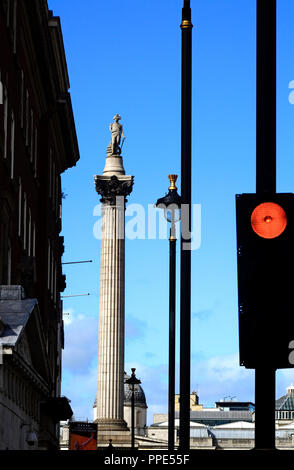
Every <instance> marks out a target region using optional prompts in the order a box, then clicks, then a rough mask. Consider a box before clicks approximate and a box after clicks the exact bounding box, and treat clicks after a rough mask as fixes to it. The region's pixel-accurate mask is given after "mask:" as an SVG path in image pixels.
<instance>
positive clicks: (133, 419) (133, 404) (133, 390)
mask: <svg viewBox="0 0 294 470" xmlns="http://www.w3.org/2000/svg"><path fill="white" fill-rule="evenodd" d="M131 405H132V444H131V445H132V449H134V448H135V387H134V385H133V388H132V402H131Z"/></svg>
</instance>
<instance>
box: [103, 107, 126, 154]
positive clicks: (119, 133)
mask: <svg viewBox="0 0 294 470" xmlns="http://www.w3.org/2000/svg"><path fill="white" fill-rule="evenodd" d="M120 119H121V117H120V115H119V114H116V115H115V116H114V118H113V120H114V122H113V123H112V124H110V126H109V130H110V132H111V134H112V136H111V142H110V144H109V145H108V147H107V156H108V157H117V156H119V155H120V154H121V150H122V146H123V143H124V141H125V135H124V131H123V126H122V124H120V122H119V121H120ZM121 137H123V141H122V145H121V147H120V141H121Z"/></svg>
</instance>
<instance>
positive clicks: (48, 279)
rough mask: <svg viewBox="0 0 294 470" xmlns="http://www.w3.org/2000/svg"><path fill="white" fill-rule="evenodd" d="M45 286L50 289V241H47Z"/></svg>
mask: <svg viewBox="0 0 294 470" xmlns="http://www.w3.org/2000/svg"><path fill="white" fill-rule="evenodd" d="M47 264H48V266H47V287H48V290H50V268H51V245H50V241H48V260H47Z"/></svg>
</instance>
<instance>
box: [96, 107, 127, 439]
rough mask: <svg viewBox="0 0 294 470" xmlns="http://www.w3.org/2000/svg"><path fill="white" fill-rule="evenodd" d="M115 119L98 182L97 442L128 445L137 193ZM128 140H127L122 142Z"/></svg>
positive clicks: (120, 129)
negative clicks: (129, 301)
mask: <svg viewBox="0 0 294 470" xmlns="http://www.w3.org/2000/svg"><path fill="white" fill-rule="evenodd" d="M113 119H114V122H113V123H112V124H110V131H111V134H112V137H111V142H110V144H109V146H108V148H107V157H106V164H105V168H104V171H103V174H102V175H96V176H95V177H94V179H95V187H96V191H97V193H98V194H100V195H101V196H102V198H101V202H102V238H101V263H100V295H99V335H98V381H97V396H96V402H95V405H94V418H95V422H96V423H97V424H98V446H104V445H105V446H107V445H108V444H109V439H112V442H113V444H114V445H115V444H117V445H118V444H119V445H120V446H124V445H129V443H130V432H129V429H128V427H127V425H126V422H125V421H124V419H123V402H124V338H125V204H126V202H127V200H126V197H127V196H128V195H129V194H130V193H131V192H132V188H133V182H134V177H133V176H128V175H126V174H125V170H124V167H123V160H122V156H121V148H122V145H121V137H123V141H124V139H125V137H124V133H123V127H122V125H121V124H120V122H119V121H120V119H121V117H120V116H119V115H118V114H116V115H115V116H114V118H113ZM122 144H123V142H122Z"/></svg>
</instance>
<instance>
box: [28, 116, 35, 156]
mask: <svg viewBox="0 0 294 470" xmlns="http://www.w3.org/2000/svg"><path fill="white" fill-rule="evenodd" d="M29 146H30V161H31V162H33V161H34V111H33V110H32V109H31V126H30V141H29Z"/></svg>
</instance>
